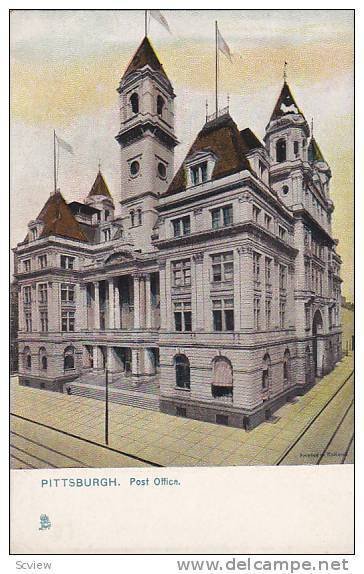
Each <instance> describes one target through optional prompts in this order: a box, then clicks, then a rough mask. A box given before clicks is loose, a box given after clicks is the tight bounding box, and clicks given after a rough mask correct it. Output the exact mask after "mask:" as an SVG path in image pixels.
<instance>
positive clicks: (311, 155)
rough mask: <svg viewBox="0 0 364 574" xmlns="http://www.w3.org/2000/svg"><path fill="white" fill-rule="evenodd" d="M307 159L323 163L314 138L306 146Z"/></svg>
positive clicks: (322, 157)
mask: <svg viewBox="0 0 364 574" xmlns="http://www.w3.org/2000/svg"><path fill="white" fill-rule="evenodd" d="M308 159H309V161H325V159H324V156H323V155H322V152H321V150H320V148H319V145H318V143H317V141H316V140H315V138H312V139H311V141H310V145H309V146H308Z"/></svg>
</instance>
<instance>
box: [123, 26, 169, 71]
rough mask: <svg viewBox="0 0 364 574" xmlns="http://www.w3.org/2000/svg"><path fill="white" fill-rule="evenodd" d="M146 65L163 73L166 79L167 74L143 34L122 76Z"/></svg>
mask: <svg viewBox="0 0 364 574" xmlns="http://www.w3.org/2000/svg"><path fill="white" fill-rule="evenodd" d="M147 65H148V66H150V67H151V68H152V70H154V71H156V72H160V73H161V74H163V76H164V77H165V78H166V80H168V76H167V74H166V73H165V71H164V69H163V66H162V64H161V63H160V61H159V59H158V56H157V54H156V53H155V51H154V48H153V46H152V44H151V43H150V40H149V38H147V36H145V37H144V39H143V41H142V43H141V44H140V46H139V48H138V49H137V51H136V52H135V54H134V56H133V57H132V59H131V61H130V63H129V65H128V67H127V68H126V70H125V72H124V75H123V78H125V77H126V76H127V75H128V74H131V73H132V72H135V71H136V70H141V69H142V68H144V66H147ZM168 82H169V80H168Z"/></svg>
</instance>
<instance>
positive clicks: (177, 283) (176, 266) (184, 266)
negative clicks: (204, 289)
mask: <svg viewBox="0 0 364 574" xmlns="http://www.w3.org/2000/svg"><path fill="white" fill-rule="evenodd" d="M172 283H173V286H174V287H189V286H190V285H191V259H182V260H181V261H172Z"/></svg>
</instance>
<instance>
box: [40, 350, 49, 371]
mask: <svg viewBox="0 0 364 574" xmlns="http://www.w3.org/2000/svg"><path fill="white" fill-rule="evenodd" d="M39 366H40V368H41V370H42V371H46V370H47V368H48V358H47V351H46V349H45V348H44V347H41V348H40V349H39Z"/></svg>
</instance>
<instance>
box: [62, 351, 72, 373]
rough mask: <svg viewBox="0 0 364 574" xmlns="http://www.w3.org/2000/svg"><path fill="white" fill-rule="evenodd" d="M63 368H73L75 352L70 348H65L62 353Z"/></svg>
mask: <svg viewBox="0 0 364 574" xmlns="http://www.w3.org/2000/svg"><path fill="white" fill-rule="evenodd" d="M63 367H64V370H65V371H66V370H67V369H74V368H75V350H74V348H73V347H72V346H70V347H66V348H65V350H64V353H63Z"/></svg>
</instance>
